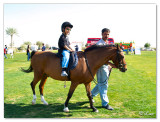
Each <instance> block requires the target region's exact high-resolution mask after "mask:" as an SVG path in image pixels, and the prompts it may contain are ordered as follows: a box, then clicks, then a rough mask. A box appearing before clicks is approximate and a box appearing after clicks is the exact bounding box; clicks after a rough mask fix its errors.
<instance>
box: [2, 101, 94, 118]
mask: <svg viewBox="0 0 160 122" xmlns="http://www.w3.org/2000/svg"><path fill="white" fill-rule="evenodd" d="M86 103H88V102H77V103H69V105H68V106H69V108H70V112H68V113H65V112H63V108H64V105H63V104H61V103H53V104H49V105H48V106H45V105H43V104H36V105H30V104H23V103H20V104H7V103H4V118H65V117H71V118H72V116H73V113H74V112H90V111H92V110H91V109H88V108H87V107H86V106H83V105H84V104H86ZM87 105H88V104H87ZM84 109H88V111H85V110H84Z"/></svg>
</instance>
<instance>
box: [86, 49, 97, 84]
mask: <svg viewBox="0 0 160 122" xmlns="http://www.w3.org/2000/svg"><path fill="white" fill-rule="evenodd" d="M84 58H85V61H86V64H87V68H88V70H89V72H90V74H91V76H92V78H93V82H94V83H95V84H97V81H96V79H95V78H94V76H93V74H92V72H91V69H90V66H89V64H88V60H87V57H86V54H85V52H84Z"/></svg>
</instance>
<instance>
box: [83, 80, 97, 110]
mask: <svg viewBox="0 0 160 122" xmlns="http://www.w3.org/2000/svg"><path fill="white" fill-rule="evenodd" d="M85 87H86V92H87V96H88V98H89V102H90V107H91V108H92V109H93V112H98V110H97V109H96V108H95V107H94V106H93V101H92V96H91V82H90V83H86V84H85Z"/></svg>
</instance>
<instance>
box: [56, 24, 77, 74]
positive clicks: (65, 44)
mask: <svg viewBox="0 0 160 122" xmlns="http://www.w3.org/2000/svg"><path fill="white" fill-rule="evenodd" d="M72 27H73V25H72V24H71V23H70V22H64V23H63V24H62V26H61V31H62V35H61V36H60V38H59V41H58V46H59V51H60V52H61V54H62V55H63V58H62V73H61V76H68V74H67V72H66V69H67V68H68V64H69V57H70V52H74V50H73V49H72V48H71V47H70V42H69V38H68V36H67V35H69V34H70V31H71V29H72Z"/></svg>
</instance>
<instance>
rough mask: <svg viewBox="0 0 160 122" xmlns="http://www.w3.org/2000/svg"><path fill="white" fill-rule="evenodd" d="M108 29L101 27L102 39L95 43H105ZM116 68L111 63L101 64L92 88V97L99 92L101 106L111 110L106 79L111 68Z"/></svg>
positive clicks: (108, 32)
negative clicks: (95, 82)
mask: <svg viewBox="0 0 160 122" xmlns="http://www.w3.org/2000/svg"><path fill="white" fill-rule="evenodd" d="M109 34H110V30H109V29H108V28H104V29H102V39H100V40H99V41H98V42H97V43H96V45H107V44H108V38H109ZM112 67H113V68H116V66H115V65H113V64H112V63H108V64H104V65H103V66H101V67H100V68H99V69H98V71H97V82H98V83H97V84H96V86H95V87H94V88H93V89H92V91H91V93H92V99H93V97H95V96H97V95H98V93H100V97H101V101H102V107H103V108H105V109H108V110H113V108H112V107H111V106H110V105H109V104H108V103H109V100H108V96H107V89H108V79H109V74H110V72H111V69H112Z"/></svg>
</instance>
